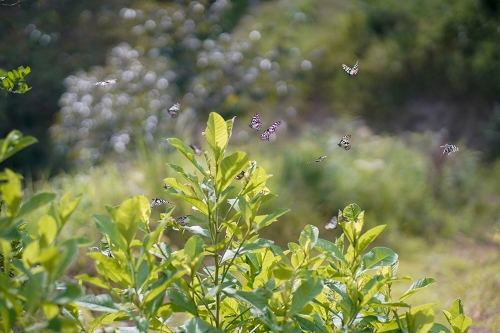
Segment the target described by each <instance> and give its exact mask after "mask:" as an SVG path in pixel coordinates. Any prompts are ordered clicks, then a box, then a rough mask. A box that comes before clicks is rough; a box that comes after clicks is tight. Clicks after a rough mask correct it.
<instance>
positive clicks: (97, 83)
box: [94, 79, 116, 86]
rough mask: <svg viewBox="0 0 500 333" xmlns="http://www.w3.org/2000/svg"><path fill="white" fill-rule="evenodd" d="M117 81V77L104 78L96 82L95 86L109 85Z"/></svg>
mask: <svg viewBox="0 0 500 333" xmlns="http://www.w3.org/2000/svg"><path fill="white" fill-rule="evenodd" d="M114 83H116V79H110V80H104V81H99V82H96V83H94V86H107V85H110V84H114Z"/></svg>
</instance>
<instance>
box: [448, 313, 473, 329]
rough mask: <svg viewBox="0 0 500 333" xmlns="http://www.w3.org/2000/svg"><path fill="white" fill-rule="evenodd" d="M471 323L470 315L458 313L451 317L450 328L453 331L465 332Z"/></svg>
mask: <svg viewBox="0 0 500 333" xmlns="http://www.w3.org/2000/svg"><path fill="white" fill-rule="evenodd" d="M471 325H472V319H471V318H470V317H467V316H464V315H459V316H457V317H455V318H453V320H452V322H451V329H452V331H453V333H466V332H468V331H469V328H470V327H471Z"/></svg>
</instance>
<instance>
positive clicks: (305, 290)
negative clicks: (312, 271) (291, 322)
mask: <svg viewBox="0 0 500 333" xmlns="http://www.w3.org/2000/svg"><path fill="white" fill-rule="evenodd" d="M322 290H323V283H322V281H321V279H319V278H317V277H313V278H310V279H308V280H305V281H302V284H301V285H300V287H299V288H297V290H295V291H294V292H293V293H292V295H293V298H292V305H291V306H290V312H289V316H293V315H295V314H297V313H299V312H300V310H302V308H303V307H304V306H305V305H306V304H307V303H309V302H310V301H312V300H313V299H314V298H315V297H316V296H317V295H318V294H319V293H320V292H321V291H322Z"/></svg>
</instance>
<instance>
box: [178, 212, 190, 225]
mask: <svg viewBox="0 0 500 333" xmlns="http://www.w3.org/2000/svg"><path fill="white" fill-rule="evenodd" d="M189 216H190V215H184V216H180V217H178V218H176V219H175V222H177V223H179V224H180V225H181V226H183V227H185V226H186V225H187V222H186V220H187V219H188V218H189Z"/></svg>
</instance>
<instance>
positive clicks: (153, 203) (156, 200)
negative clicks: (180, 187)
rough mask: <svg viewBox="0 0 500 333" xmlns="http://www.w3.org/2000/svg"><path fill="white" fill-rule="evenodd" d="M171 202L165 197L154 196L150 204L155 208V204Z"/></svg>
mask: <svg viewBox="0 0 500 333" xmlns="http://www.w3.org/2000/svg"><path fill="white" fill-rule="evenodd" d="M168 203H169V202H168V201H167V200H163V199H158V198H153V199H152V200H151V204H150V205H149V207H150V208H153V207H154V206H160V205H165V204H168Z"/></svg>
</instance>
